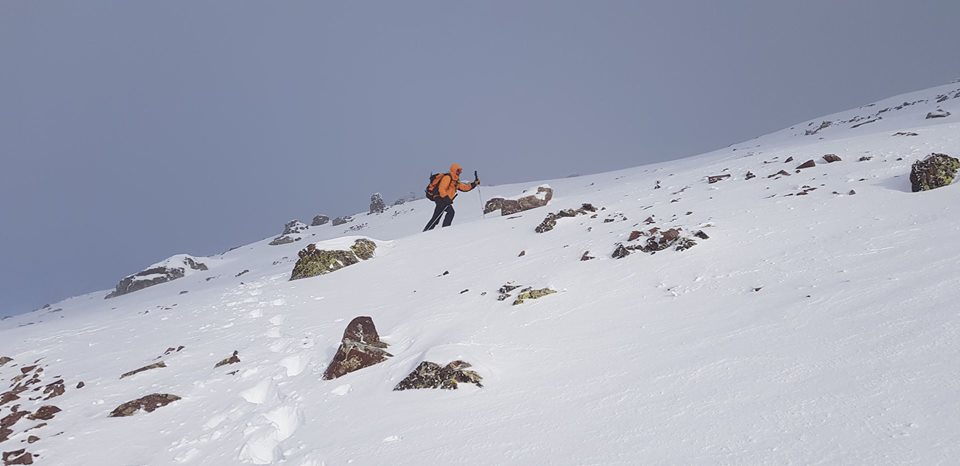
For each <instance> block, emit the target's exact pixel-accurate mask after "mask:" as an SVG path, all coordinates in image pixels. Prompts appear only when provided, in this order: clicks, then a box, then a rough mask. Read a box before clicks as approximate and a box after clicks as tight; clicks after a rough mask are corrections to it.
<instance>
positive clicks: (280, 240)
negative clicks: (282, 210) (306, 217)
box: [270, 219, 308, 246]
mask: <svg viewBox="0 0 960 466" xmlns="http://www.w3.org/2000/svg"><path fill="white" fill-rule="evenodd" d="M307 228H308V227H307V225H305V224H304V223H302V222H301V221H300V220H296V219H294V220H290V221H289V222H287V223H286V224H285V225H284V226H283V233H281V234H280V236H278V237H276V238H274V239H273V241H270V246H280V245H281V244H290V243H292V242H294V241H300V236H299V235H300V234H301V233H303V231H304V230H306V229H307Z"/></svg>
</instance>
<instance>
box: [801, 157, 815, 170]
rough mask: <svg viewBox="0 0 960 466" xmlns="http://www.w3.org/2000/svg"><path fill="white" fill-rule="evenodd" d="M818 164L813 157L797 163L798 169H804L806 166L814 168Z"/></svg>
mask: <svg viewBox="0 0 960 466" xmlns="http://www.w3.org/2000/svg"><path fill="white" fill-rule="evenodd" d="M816 166H817V163H816V162H814V161H813V159H810V160H807V161H806V162H803V163H801V164H800V165H797V170H803V169H804V168H813V167H816Z"/></svg>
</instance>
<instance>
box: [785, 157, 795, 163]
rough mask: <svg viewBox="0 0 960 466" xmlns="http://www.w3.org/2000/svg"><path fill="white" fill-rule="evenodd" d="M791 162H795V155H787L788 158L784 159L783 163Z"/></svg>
mask: <svg viewBox="0 0 960 466" xmlns="http://www.w3.org/2000/svg"><path fill="white" fill-rule="evenodd" d="M790 162H793V157H792V156H791V157H787V160H784V161H783V163H790Z"/></svg>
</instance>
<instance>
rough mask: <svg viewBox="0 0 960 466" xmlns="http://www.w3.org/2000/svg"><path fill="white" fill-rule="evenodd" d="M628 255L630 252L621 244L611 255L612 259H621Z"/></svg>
mask: <svg viewBox="0 0 960 466" xmlns="http://www.w3.org/2000/svg"><path fill="white" fill-rule="evenodd" d="M629 255H630V251H629V250H628V249H627V248H626V247H624V246H623V245H622V244H618V245H617V248H616V249H614V250H613V254H612V255H611V256H612V257H613V258H614V259H622V258H624V257H627V256H629Z"/></svg>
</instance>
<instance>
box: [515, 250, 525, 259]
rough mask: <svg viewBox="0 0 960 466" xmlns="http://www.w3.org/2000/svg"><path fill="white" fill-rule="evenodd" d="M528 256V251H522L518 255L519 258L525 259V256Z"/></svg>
mask: <svg viewBox="0 0 960 466" xmlns="http://www.w3.org/2000/svg"><path fill="white" fill-rule="evenodd" d="M526 255H527V251H526V250H523V251H520V254H517V257H523V256H526Z"/></svg>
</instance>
